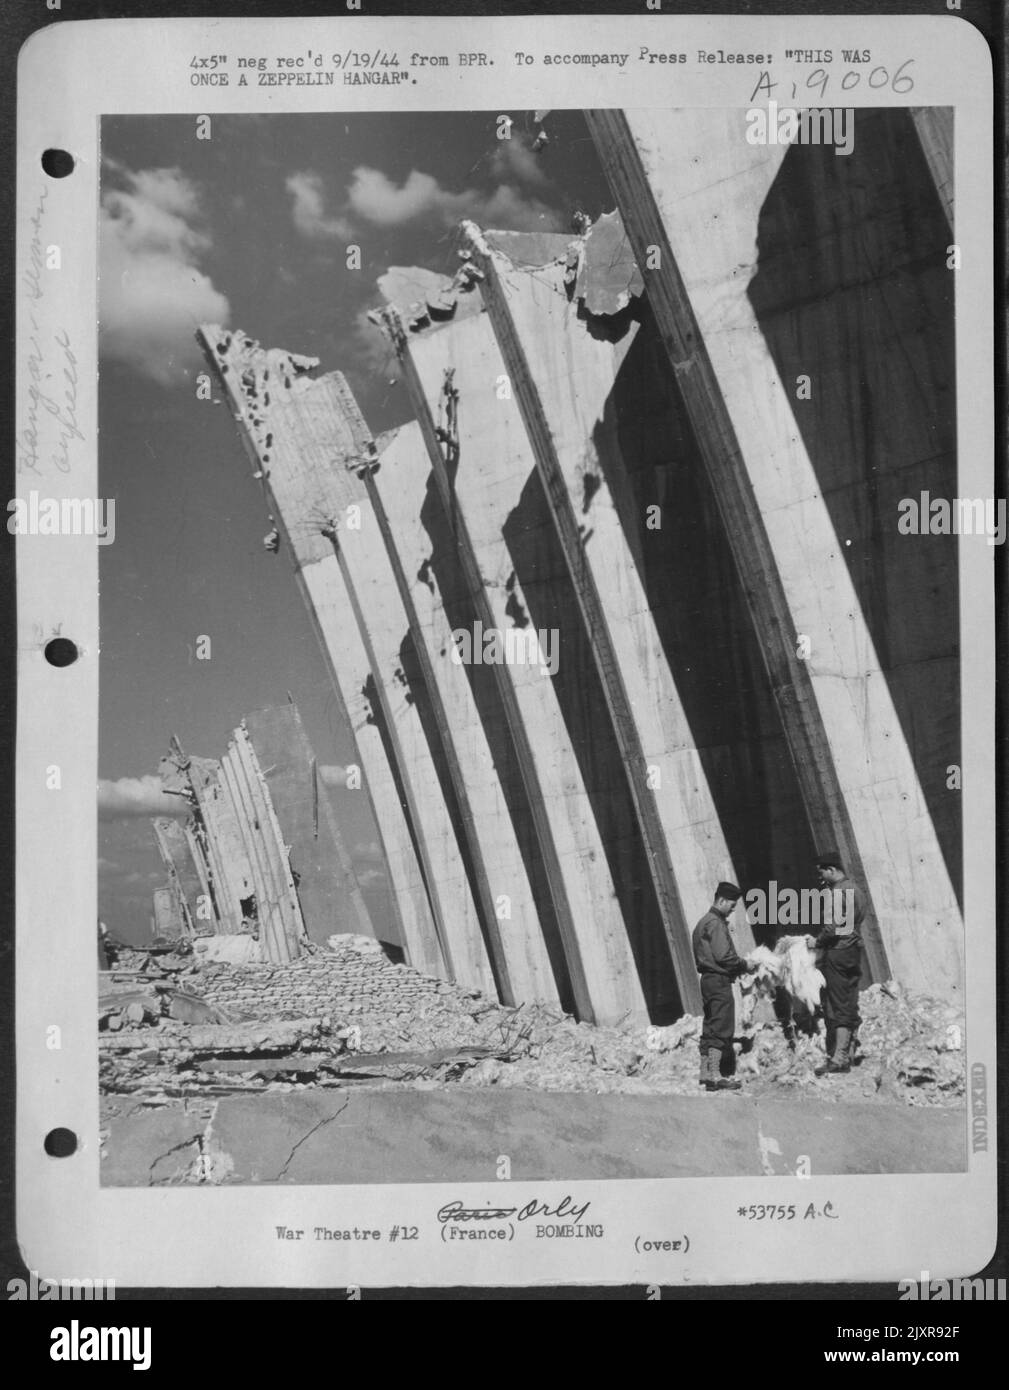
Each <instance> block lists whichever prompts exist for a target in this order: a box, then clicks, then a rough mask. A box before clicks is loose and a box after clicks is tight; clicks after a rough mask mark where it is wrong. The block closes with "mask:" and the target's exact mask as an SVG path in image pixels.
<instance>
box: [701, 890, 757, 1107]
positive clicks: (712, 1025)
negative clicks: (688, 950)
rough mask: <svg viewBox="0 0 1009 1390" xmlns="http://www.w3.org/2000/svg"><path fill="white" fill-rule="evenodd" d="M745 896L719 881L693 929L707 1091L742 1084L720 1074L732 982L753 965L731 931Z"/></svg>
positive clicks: (732, 1021) (727, 1049) (730, 1022)
mask: <svg viewBox="0 0 1009 1390" xmlns="http://www.w3.org/2000/svg"><path fill="white" fill-rule="evenodd" d="M741 897H742V891H741V890H740V889H739V888H737V887H736V885H735V884H734V883H720V884H719V885H718V887H717V888H716V889H715V901H714V903H712V905H711V907H710V908H709V909H708V911H707V912H706V913H705V914H704V916H703V917H702V918H701V920H700V921H699V922H698V924H697V926H696V927H695V928H694V934H693V945H694V964H695V965H696V966H697V971H698V974H699V975H700V977H701V999H702V1000H703V1003H704V1030H703V1032H702V1033H701V1075H700V1085H702V1086H703V1087H704V1089H705V1090H706V1091H738V1090H739V1089H740V1083H739V1082H738V1081H736V1080H735V1078H733V1077H723V1076H722V1075H721V1061H722V1058H723V1057H731V1056H732V1040H733V1038H734V1037H735V1033H736V1006H735V1003H734V1001H733V998H732V981H733V979H734V978H735V977H736V976H737V975H744V974H745V973H746V972H747V971H748V970H752V969H753V967H752V966H751V965H749V964H747V962H746V961H744V960H740V958H739V956H738V955H737V954H736V948H735V946H733V944H732V937H731V936H730V934H729V927H728V918H729V917H730V915H731V913H732V909H733V908H734V907H735V906H736V903H737V902H738V901H739V899H740V898H741Z"/></svg>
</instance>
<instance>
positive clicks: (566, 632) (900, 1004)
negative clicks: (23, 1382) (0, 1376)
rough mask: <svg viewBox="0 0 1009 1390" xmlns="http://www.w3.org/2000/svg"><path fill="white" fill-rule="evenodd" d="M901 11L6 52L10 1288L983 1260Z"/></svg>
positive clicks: (950, 698)
mask: <svg viewBox="0 0 1009 1390" xmlns="http://www.w3.org/2000/svg"><path fill="white" fill-rule="evenodd" d="M649 8H651V7H649ZM658 8H661V7H658ZM941 27H942V29H943V41H940V39H939V34H938V29H937V27H936V22H935V21H933V20H927V21H926V20H918V19H916V18H913V17H910V16H907V17H890V18H885V17H883V16H860V17H858V19H857V22H851V23H850V24H849V23H847V22H846V23H841V22H839V21H837V20H834V19H831V18H830V17H819V18H813V17H808V16H807V17H803V18H793V19H791V20H788V21H785V20H775V19H773V18H771V17H764V18H760V17H759V16H753V15H751V16H747V17H744V16H724V17H722V18H721V19H720V20H716V18H715V17H713V16H707V17H702V16H677V17H675V18H674V17H672V16H668V17H659V16H657V15H656V16H649V17H645V16H644V15H643V14H642V15H637V16H625V17H620V18H618V17H615V16H608V17H607V16H596V17H593V18H591V19H589V18H588V17H582V18H577V17H574V16H568V17H557V18H554V19H549V18H547V17H546V16H539V17H536V18H535V19H534V18H532V17H526V18H525V19H523V20H522V21H521V23H520V22H519V21H517V20H511V21H509V20H505V19H504V18H501V17H497V18H489V17H483V18H479V19H477V18H475V17H474V18H473V19H472V20H471V21H467V22H466V23H465V24H460V23H457V22H456V23H453V21H451V20H447V19H443V18H421V17H414V18H395V19H384V18H377V17H369V16H364V15H362V16H361V17H355V18H354V19H353V20H347V19H344V18H338V19H312V20H308V19H306V20H304V21H295V20H291V21H286V20H284V21H281V20H273V19H271V20H266V19H263V20H260V21H255V22H254V21H251V20H250V21H241V20H232V19H227V20H225V19H221V20H214V21H210V20H191V21H190V20H182V19H179V20H178V21H170V22H168V23H165V24H161V25H160V26H158V29H157V33H158V39H157V43H155V42H154V38H153V35H154V29H153V28H149V27H148V23H147V21H142V20H137V21H135V22H133V21H130V22H128V23H125V22H124V23H122V24H121V23H120V22H119V21H111V20H110V21H108V23H107V24H106V23H105V22H102V23H100V24H99V25H98V26H97V28H96V27H95V26H94V25H93V24H92V23H91V22H87V23H83V24H77V25H72V26H64V27H60V26H59V25H56V26H50V30H49V31H47V32H46V33H45V34H44V35H37V36H35V37H33V39H32V40H31V41H30V42H29V44H28V45H27V46H26V48H25V49H24V50H23V52H22V57H21V62H20V68H21V72H22V74H23V79H22V84H21V92H22V96H21V101H22V114H21V116H20V118H19V191H18V233H19V278H18V295H19V321H18V334H19V337H18V343H19V346H18V374H17V382H16V391H17V400H18V420H17V440H16V443H17V448H16V460H15V462H16V467H17V473H16V493H15V496H14V497H13V499H12V500H11V502H10V504H9V506H8V508H7V510H8V525H7V529H8V533H9V535H10V536H11V537H12V538H13V543H14V546H15V547H16V556H17V566H18V605H19V608H18V611H19V646H18V651H19V724H18V747H17V758H18V828H17V835H18V838H17V911H18V923H19V925H18V948H17V949H18V1024H17V1026H18V1039H19V1043H18V1067H19V1082H18V1088H19V1089H18V1107H19V1110H18V1115H19V1119H18V1144H19V1170H18V1186H19V1196H18V1202H19V1226H20V1227H21V1228H22V1230H23V1231H24V1232H25V1234H23V1235H22V1236H20V1237H19V1239H20V1240H21V1242H22V1246H23V1248H24V1249H25V1251H26V1255H25V1259H26V1263H27V1264H28V1267H29V1269H31V1270H34V1271H35V1275H34V1276H33V1277H36V1278H37V1279H49V1280H56V1281H57V1283H58V1282H59V1280H60V1279H69V1278H70V1277H71V1276H74V1277H75V1278H76V1279H78V1280H80V1279H82V1278H84V1276H85V1274H90V1276H91V1278H92V1279H93V1280H95V1281H98V1282H99V1283H100V1282H103V1281H105V1282H108V1281H110V1280H111V1281H112V1282H113V1284H115V1283H117V1282H118V1283H119V1284H120V1285H122V1286H127V1285H130V1284H131V1283H132V1284H136V1285H143V1284H148V1283H150V1284H155V1283H157V1284H162V1285H165V1286H168V1287H172V1286H175V1287H197V1286H201V1287H202V1286H208V1287H211V1286H212V1287H217V1288H227V1287H237V1286H239V1285H243V1284H244V1285H248V1286H263V1287H270V1286H276V1287H284V1288H297V1287H302V1286H303V1287H312V1288H318V1289H321V1288H327V1287H341V1288H343V1287H346V1288H347V1289H358V1290H360V1289H361V1288H365V1289H367V1288H368V1287H371V1286H374V1287H391V1286H404V1287H423V1286H426V1285H431V1284H436V1283H437V1284H442V1285H453V1284H457V1285H460V1286H466V1287H477V1286H491V1287H493V1286H506V1285H508V1286H517V1285H521V1284H538V1285H542V1286H544V1287H547V1286H550V1285H555V1286H559V1285H562V1284H573V1285H576V1284H579V1283H587V1282H589V1281H594V1282H596V1283H599V1284H602V1285H607V1284H610V1285H617V1284H623V1285H636V1284H640V1285H641V1287H642V1288H648V1289H650V1288H652V1287H655V1288H660V1287H661V1286H665V1285H672V1286H681V1287H698V1286H703V1285H705V1284H722V1285H726V1286H743V1285H758V1284H771V1283H774V1282H775V1281H783V1280H784V1281H788V1280H796V1281H803V1280H805V1281H809V1280H815V1279H821V1280H824V1281H840V1280H849V1281H850V1280H859V1279H862V1280H869V1279H879V1280H884V1279H885V1280H888V1281H889V1282H890V1286H891V1287H892V1288H893V1289H894V1290H895V1294H894V1296H895V1297H898V1296H899V1297H904V1298H908V1299H909V1298H912V1297H913V1298H915V1299H918V1298H919V1297H922V1298H924V1297H928V1296H929V1295H928V1294H927V1293H921V1290H922V1289H925V1288H926V1287H927V1286H928V1285H929V1280H930V1278H931V1275H932V1274H934V1275H935V1276H936V1277H937V1278H940V1279H949V1280H954V1279H956V1278H957V1277H960V1276H963V1277H966V1276H968V1275H972V1274H974V1273H975V1272H976V1270H978V1269H980V1268H981V1267H982V1266H983V1265H984V1263H985V1260H986V1259H987V1258H988V1255H989V1254H990V1249H991V1246H992V1243H993V1241H994V1232H995V1224H994V1223H995V1210H996V1209H995V1173H996V1162H997V1151H996V1144H995V1134H994V1105H995V1091H994V1086H995V1058H996V1051H995V993H994V992H995V978H996V976H995V943H996V937H997V932H998V921H997V914H996V895H995V882H996V833H995V810H996V806H995V785H996V782H995V769H994V766H993V757H994V749H995V728H994V716H995V618H994V614H995V608H994V576H995V566H996V564H997V563H1001V556H1002V548H1003V546H1004V542H1005V540H1006V505H1005V499H1004V497H1000V496H999V489H998V487H997V486H994V483H993V471H992V466H991V460H992V458H993V457H994V453H993V450H994V443H993V439H994V434H993V431H994V424H995V416H994V406H993V400H994V397H993V377H992V361H993V358H992V330H993V320H992V307H991V300H992V295H993V280H992V267H991V256H992V220H991V173H990V169H989V168H988V163H987V161H988V159H989V157H990V153H991V151H990V143H989V142H990V125H991V101H992V95H991V85H990V68H988V67H986V64H987V63H988V54H987V50H986V48H985V47H984V44H983V43H982V41H981V40H980V37H979V36H978V34H977V32H976V31H974V30H971V28H970V27H969V26H968V25H967V24H966V23H964V22H963V21H961V20H958V19H955V18H951V19H950V20H949V21H948V22H945V23H944V24H943V25H942V26H941ZM71 31H72V38H73V42H72V43H71ZM947 34H948V36H949V37H948V39H947V38H946V35H947ZM113 38H114V39H115V43H113V42H112V40H113ZM464 50H465V51H464ZM953 58H955V59H956V61H955V62H954V61H952V59H953ZM43 70H44V71H45V72H46V73H47V74H48V75H49V77H50V78H52V79H53V80H55V79H56V78H58V77H60V76H61V75H62V82H63V88H64V89H65V91H64V95H63V96H62V97H61V98H60V101H59V102H58V103H57V104H56V107H58V109H56V108H52V109H50V108H49V107H45V105H44V103H42V102H41V100H40V98H39V97H38V95H37V92H36V86H35V85H32V83H31V82H29V80H28V79H29V77H30V76H31V75H32V74H37V73H39V72H41V71H43ZM56 85H57V87H58V86H59V83H58V82H57V84H56ZM32 93H35V95H32ZM54 112H55V114H54ZM61 121H63V122H64V123H63V125H61ZM61 130H62V131H65V132H70V131H73V132H75V136H74V140H71V138H70V135H69V133H67V134H61ZM76 132H80V133H79V134H76ZM40 141H41V144H42V145H43V146H44V154H43V156H42V157H41V158H40V157H39V156H38V154H37V151H36V150H35V146H36V145H39V143H40ZM75 141H76V143H75ZM55 846H58V847H59V854H58V855H54V853H53V849H54V847H55ZM57 961H59V962H60V963H61V968H56V962H57ZM33 1154H39V1155H41V1157H42V1159H44V1161H37V1160H35V1159H33V1157H32V1155H33ZM57 1212H61V1213H68V1215H67V1216H66V1217H65V1218H64V1219H61V1221H59V1222H54V1220H53V1214H54V1213H57ZM138 1228H142V1229H143V1230H144V1231H145V1232H146V1239H145V1247H146V1248H145V1249H144V1250H141V1249H140V1248H139V1247H138V1242H137V1240H136V1232H137V1230H138ZM393 1247H394V1248H393ZM61 1262H62V1265H63V1268H62V1269H61V1268H60V1267H59V1266H60V1264H61ZM85 1264H87V1265H88V1268H87V1269H85V1268H84V1265H85ZM71 1265H73V1268H71ZM968 1282H969V1281H968ZM905 1284H906V1285H907V1289H906V1290H905V1292H904V1293H898V1292H897V1291H898V1290H900V1289H904V1285H905ZM911 1289H913V1290H914V1292H913V1293H912V1292H911V1291H910V1290H911ZM24 1296H25V1297H29V1296H35V1295H29V1294H27V1293H26V1294H25V1295H24ZM54 1296H55V1295H54ZM348 1296H356V1295H348ZM648 1296H649V1297H651V1296H652V1295H650V1294H649V1295H648ZM948 1296H950V1297H961V1296H964V1297H969V1296H970V1295H969V1294H968V1295H961V1294H960V1293H953V1294H950V1295H948ZM984 1296H985V1297H987V1296H988V1295H987V1294H985V1295H984ZM992 1296H993V1297H994V1296H995V1295H994V1294H993V1295H992ZM67 1345H68V1347H69V1346H70V1343H69V1342H68V1344H67ZM74 1345H77V1344H74ZM75 1357H76V1353H74V1354H71V1352H70V1351H68V1352H67V1355H66V1357H64V1358H63V1359H75ZM56 1359H59V1358H56Z"/></svg>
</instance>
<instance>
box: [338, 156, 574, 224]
mask: <svg viewBox="0 0 1009 1390" xmlns="http://www.w3.org/2000/svg"><path fill="white" fill-rule="evenodd" d="M529 157H530V158H532V156H531V155H530V156H529ZM522 160H523V157H522V156H521V155H515V154H513V155H511V156H504V155H501V156H496V162H497V163H498V165H499V166H504V165H506V164H508V163H509V161H510V162H511V166H512V167H511V172H513V173H515V172H517V166H518V164H519V163H521V162H522ZM525 181H527V182H528V181H529V179H528V177H526V180H525ZM348 197H349V200H350V207H351V209H352V210H353V211H354V212H355V213H357V215H358V216H359V217H362V218H364V220H365V221H366V222H371V223H374V224H375V225H376V226H379V227H397V226H401V225H402V224H403V223H406V222H413V221H416V220H418V219H427V220H429V221H434V222H440V223H441V224H443V225H444V226H446V227H450V226H453V225H454V224H455V223H457V222H461V221H462V220H463V219H464V218H470V219H471V220H472V221H474V222H478V223H480V225H481V226H483V227H490V228H494V229H497V230H506V231H515V232H528V231H539V232H548V231H557V230H559V229H560V227H561V217H560V214H559V213H558V212H557V211H556V209H554V208H551V207H549V206H548V205H547V204H546V203H544V202H542V201H541V200H540V199H538V198H536V197H531V196H527V195H526V194H525V193H523V192H522V191H521V189H519V188H516V187H515V186H514V185H512V184H510V183H502V184H500V185H499V187H497V188H496V189H495V190H494V191H493V192H492V193H490V194H486V193H481V192H479V191H478V190H477V189H474V188H467V189H463V191H462V192H460V193H453V192H451V191H450V190H449V189H446V188H443V187H442V185H441V184H440V183H439V182H438V180H437V179H436V178H433V177H432V176H431V175H430V174H424V173H421V172H420V171H419V170H417V169H411V171H410V173H409V174H408V175H407V177H406V180H405V181H404V182H403V183H402V184H400V185H399V186H397V185H396V184H395V183H393V181H392V180H391V179H390V178H389V176H388V175H387V174H383V173H382V171H381V169H370V168H368V167H367V166H365V165H361V166H359V167H358V168H357V169H355V170H354V174H353V182H352V183H351V185H350V188H349V189H348Z"/></svg>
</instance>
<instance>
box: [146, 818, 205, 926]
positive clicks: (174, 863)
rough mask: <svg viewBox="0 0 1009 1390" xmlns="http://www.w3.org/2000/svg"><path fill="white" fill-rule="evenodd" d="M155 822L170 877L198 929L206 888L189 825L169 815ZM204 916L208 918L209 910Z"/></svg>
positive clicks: (155, 832)
mask: <svg viewBox="0 0 1009 1390" xmlns="http://www.w3.org/2000/svg"><path fill="white" fill-rule="evenodd" d="M153 825H154V835H155V839H156V840H157V844H158V850H159V852H160V854H161V859H162V862H163V863H164V866H165V869H166V870H167V872H168V877H169V880H170V881H172V882H174V883H175V884H176V885H177V888H178V892H179V894H180V896H181V899H182V902H183V910H184V914H185V918H186V921H187V923H188V924H189V926H190V928H191V929H192V930H196V923H197V920H198V913H199V909H200V905H201V904H200V899H201V896H203V895H205V894H206V893H207V887H206V883H205V879H204V877H203V875H201V873H200V869H199V867H198V866H197V864H196V862H195V860H194V858H193V852H192V850H191V848H190V844H189V839H188V837H187V834H186V828H185V826H184V825H183V823H182V822H181V821H177V820H171V819H169V818H168V817H167V816H163V817H159V818H158V819H157V820H155V821H154V822H153ZM203 918H204V920H206V913H204V914H203Z"/></svg>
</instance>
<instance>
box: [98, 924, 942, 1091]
mask: <svg viewBox="0 0 1009 1390" xmlns="http://www.w3.org/2000/svg"><path fill="white" fill-rule="evenodd" d="M166 959H167V958H166V957H165V956H164V955H162V956H161V957H152V956H148V957H147V964H146V966H145V967H144V968H143V969H142V970H140V971H134V972H125V974H124V977H123V978H120V976H119V975H118V974H117V972H115V971H113V972H111V974H110V977H108V979H107V982H106V983H104V984H103V990H102V1006H101V1007H102V1010H103V1012H102V1022H101V1024H100V1027H101V1029H102V1032H101V1034H100V1049H101V1062H102V1065H101V1078H102V1086H103V1089H104V1090H105V1091H106V1092H107V1093H116V1094H129V1093H136V1092H140V1093H142V1094H144V1095H147V1096H156V1095H159V1094H160V1095H164V1096H172V1095H187V1096H192V1095H198V1094H222V1093H224V1092H225V1091H229V1090H235V1089H242V1090H258V1089H277V1088H280V1089H292V1088H296V1087H300V1086H305V1085H317V1086H318V1085H322V1086H327V1085H330V1086H350V1085H383V1086H387V1085H404V1084H406V1085H415V1086H423V1087H426V1086H431V1085H441V1084H445V1083H447V1082H449V1081H458V1082H459V1083H461V1084H463V1085H469V1086H491V1085H496V1086H502V1087H507V1088H523V1089H532V1090H548V1091H584V1092H595V1093H612V1092H623V1093H629V1094H659V1095H662V1094H667V1095H696V1094H697V1093H698V1086H697V1071H698V1050H697V1043H698V1038H699V1035H700V1031H701V1020H700V1019H699V1018H695V1017H691V1016H686V1017H684V1018H681V1019H680V1020H679V1021H678V1022H677V1023H675V1024H673V1025H672V1026H671V1027H668V1028H659V1027H648V1028H646V1027H641V1026H632V1025H630V1024H627V1025H624V1026H622V1027H612V1028H609V1027H597V1026H595V1025H592V1024H588V1023H578V1022H576V1021H575V1019H573V1018H571V1017H569V1016H567V1015H565V1014H563V1013H562V1012H560V1010H558V1009H556V1008H549V1007H546V1006H544V1005H523V1006H522V1007H520V1008H517V1009H514V1008H507V1007H505V1006H503V1005H500V1004H497V1003H495V1002H493V1001H491V1000H489V999H487V998H485V997H484V996H482V995H480V994H479V993H478V992H476V991H472V990H469V991H467V990H463V989H459V988H457V987H456V986H454V985H450V984H447V983H445V982H444V981H440V980H435V979H431V978H429V977H427V976H424V975H422V974H420V973H419V972H418V971H416V970H413V969H412V968H410V967H409V966H405V965H399V964H396V963H394V962H393V961H392V960H390V959H389V958H388V957H387V956H386V954H385V952H384V951H383V950H382V947H381V946H380V945H379V944H378V943H377V942H375V941H373V940H371V939H370V938H367V937H355V936H341V937H331V938H330V940H329V944H328V947H327V948H320V947H318V946H314V947H312V948H311V949H310V950H309V951H308V952H306V954H305V955H304V956H302V957H301V958H300V959H299V960H298V961H296V962H293V963H291V964H289V965H283V966H280V965H270V964H259V963H249V964H246V965H239V966H236V965H229V964H225V963H221V962H219V961H211V962H210V963H207V964H203V965H199V964H197V960H198V957H197V958H194V957H192V956H191V955H190V956H186V955H182V954H176V955H175V956H174V957H173V958H172V965H173V968H172V969H170V970H169V969H166V966H165V962H166ZM197 1005H199V1006H200V1007H202V1009H203V1010H205V1011H206V1013H205V1014H204V1015H202V1016H200V1014H199V1013H198V1011H197V1009H196V1006H197ZM187 1008H188V1009H189V1010H192V1013H186V1009H187ZM180 1009H181V1011H182V1014H183V1016H180ZM861 1011H862V1017H863V1023H862V1027H861V1030H860V1036H859V1042H860V1052H859V1060H858V1063H857V1065H855V1066H853V1067H852V1070H851V1072H850V1073H848V1074H846V1075H842V1076H834V1077H818V1076H816V1075H815V1069H816V1068H817V1067H818V1066H819V1065H820V1064H821V1063H822V1062H823V1059H824V1052H823V1038H822V1031H818V1030H817V1025H816V1024H815V1023H814V1022H813V1020H812V1019H811V1018H808V1017H807V1018H806V1019H805V1020H796V1023H795V1024H790V1025H786V1024H784V1023H783V1022H782V1020H781V1019H780V1018H778V1017H776V1016H775V1012H774V1008H773V1005H772V1002H771V1001H770V1000H760V1001H758V1003H757V1005H756V1007H755V1009H754V1011H753V1013H752V1016H751V1017H750V1019H749V1022H748V1024H747V1028H746V1033H747V1035H746V1036H745V1037H744V1038H742V1039H741V1040H740V1042H739V1044H738V1047H739V1056H738V1059H737V1072H738V1075H739V1076H740V1078H741V1079H742V1080H743V1081H744V1082H745V1085H744V1088H743V1091H742V1095H744V1096H745V1095H748V1094H749V1095H767V1094H775V1093H778V1094H780V1093H783V1092H784V1093H788V1092H792V1093H794V1092H796V1091H801V1093H803V1094H806V1093H808V1092H810V1091H812V1092H814V1093H815V1094H817V1095H818V1096H819V1097H820V1098H823V1099H834V1100H849V1101H852V1100H865V1099H871V1098H879V1099H881V1100H884V1101H891V1102H899V1103H906V1104H910V1105H957V1104H962V1102H963V1096H964V1053H963V1016H962V1014H961V1013H960V1011H959V1010H958V1009H957V1008H955V1007H953V1006H950V1005H947V1004H944V1003H940V1002H938V1001H936V1000H930V999H924V998H919V997H914V996H911V995H909V994H907V993H906V992H905V991H904V990H902V989H901V988H900V987H899V986H897V985H895V984H894V983H893V982H888V983H887V984H885V985H874V986H873V987H872V988H871V989H868V990H866V991H865V992H864V993H863V994H862V996H861ZM821 1028H822V1025H821Z"/></svg>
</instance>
